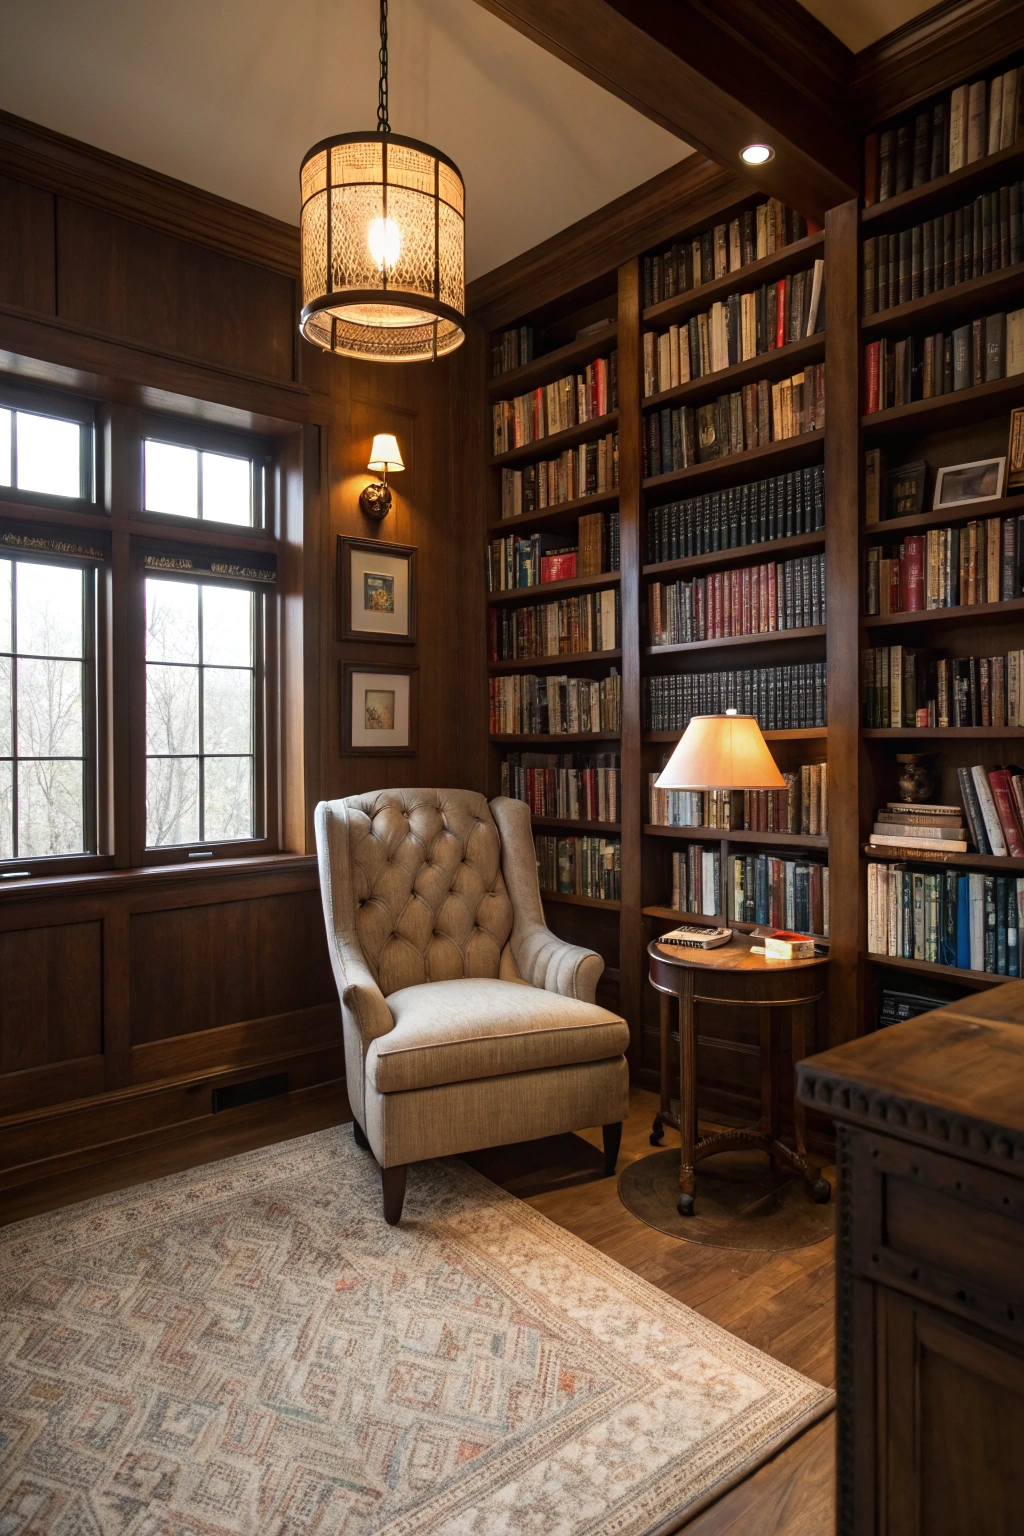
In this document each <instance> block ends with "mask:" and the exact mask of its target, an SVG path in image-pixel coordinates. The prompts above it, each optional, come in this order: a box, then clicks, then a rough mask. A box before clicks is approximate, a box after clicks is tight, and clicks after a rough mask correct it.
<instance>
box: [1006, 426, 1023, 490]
mask: <svg viewBox="0 0 1024 1536" xmlns="http://www.w3.org/2000/svg"><path fill="white" fill-rule="evenodd" d="M1006 452H1007V456H1008V458H1009V460H1010V463H1009V466H1008V469H1009V473H1008V474H1007V477H1006V489H1007V490H1008V491H1019V490H1020V489H1021V488H1022V487H1024V406H1020V405H1018V406H1017V408H1016V410H1013V411H1011V412H1010V443H1009V447H1008V448H1007V450H1006Z"/></svg>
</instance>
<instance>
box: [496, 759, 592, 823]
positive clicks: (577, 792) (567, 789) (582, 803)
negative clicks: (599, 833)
mask: <svg viewBox="0 0 1024 1536" xmlns="http://www.w3.org/2000/svg"><path fill="white" fill-rule="evenodd" d="M501 792H502V794H503V795H509V796H511V798H512V799H513V800H525V801H526V804H527V805H528V806H529V807H530V810H531V811H532V812H533V814H534V815H535V816H562V817H565V818H566V819H567V820H569V819H572V820H574V821H611V822H615V821H618V819H619V754H618V753H617V752H509V753H508V755H507V756H506V757H505V760H504V762H503V763H502V765H501Z"/></svg>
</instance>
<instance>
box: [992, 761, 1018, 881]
mask: <svg viewBox="0 0 1024 1536" xmlns="http://www.w3.org/2000/svg"><path fill="white" fill-rule="evenodd" d="M988 781H989V783H990V784H991V786H992V798H993V800H994V801H995V803H996V814H997V815H998V817H999V825H1000V826H1001V827H1002V829H1003V836H1004V837H1005V838H1006V851H1007V853H1008V854H1009V855H1010V858H1011V859H1020V858H1024V832H1022V830H1021V827H1020V824H1019V822H1018V821H1017V816H1016V812H1015V809H1014V802H1013V786H1012V785H1011V783H1010V775H1009V774H1008V773H1007V771H1006V769H1005V768H990V769H989V770H988Z"/></svg>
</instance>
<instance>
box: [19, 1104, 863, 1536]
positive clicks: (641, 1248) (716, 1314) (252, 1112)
mask: <svg viewBox="0 0 1024 1536" xmlns="http://www.w3.org/2000/svg"><path fill="white" fill-rule="evenodd" d="M656 1103H657V1101H656V1098H655V1095H654V1094H652V1093H647V1092H645V1091H643V1090H642V1089H634V1091H633V1095H632V1101H631V1114H630V1118H629V1120H628V1121H627V1123H626V1125H625V1127H624V1128H623V1138H622V1151H621V1154H620V1158H619V1167H620V1169H621V1168H622V1167H623V1166H624V1164H625V1162H627V1161H630V1160H632V1159H634V1158H638V1157H644V1156H646V1155H647V1154H648V1152H649V1151H650V1150H651V1148H650V1145H649V1142H648V1139H647V1138H648V1134H649V1132H650V1127H651V1120H652V1118H653V1115H654V1110H655V1108H656ZM217 1118H218V1120H220V1121H221V1123H220V1124H218V1125H216V1126H215V1127H213V1128H211V1129H210V1130H208V1131H205V1132H203V1133H201V1134H200V1135H197V1136H193V1137H190V1138H189V1139H187V1140H184V1141H173V1142H169V1143H167V1144H165V1145H162V1146H158V1147H153V1148H150V1149H148V1150H147V1151H146V1152H144V1153H142V1154H134V1155H132V1156H131V1157H121V1158H113V1159H109V1160H107V1161H104V1162H101V1163H98V1164H97V1165H95V1166H94V1167H91V1168H81V1169H78V1170H77V1171H76V1172H75V1173H74V1174H71V1175H65V1176H64V1177H62V1178H60V1179H55V1178H50V1179H46V1180H40V1181H38V1182H37V1183H34V1184H25V1185H23V1186H21V1187H20V1188H17V1189H12V1190H6V1191H4V1192H3V1193H0V1223H7V1222H11V1221H18V1220H21V1219H22V1218H24V1217H27V1216H32V1215H35V1214H37V1213H38V1212H40V1211H46V1210H52V1209H56V1208H57V1207H59V1206H63V1205H68V1204H72V1203H74V1202H76V1201H78V1200H86V1199H89V1198H91V1197H92V1196H94V1195H98V1194H103V1193H106V1192H108V1191H110V1190H114V1189H123V1188H126V1187H128V1186H129V1185H132V1184H137V1183H141V1182H144V1181H146V1180H148V1179H157V1178H162V1177H163V1176H165V1175H166V1174H170V1173H177V1172H179V1171H180V1170H181V1169H184V1168H190V1167H195V1166H197V1165H198V1164H200V1163H205V1162H211V1161H213V1160H215V1159H218V1158H222V1157H231V1156H233V1155H235V1154H236V1153H239V1152H245V1151H249V1150H250V1149H251V1148H254V1147H258V1146H265V1145H269V1144H271V1143H273V1142H277V1141H284V1140H287V1139H288V1138H289V1137H292V1136H301V1135H305V1134H306V1133H307V1132H310V1131H315V1130H320V1129H322V1128H323V1127H324V1126H328V1125H335V1124H338V1123H339V1122H340V1121H343V1120H348V1119H349V1118H350V1112H349V1109H348V1104H347V1101H346V1099H345V1095H344V1091H343V1089H341V1088H340V1087H336V1086H333V1085H332V1087H331V1090H330V1091H319V1092H317V1093H315V1094H310V1095H294V1096H291V1097H290V1098H289V1099H285V1100H281V1101H276V1102H272V1103H269V1104H262V1105H252V1106H249V1107H248V1108H247V1109H245V1110H239V1111H230V1112H228V1113H226V1114H225V1115H224V1116H223V1117H217ZM665 1138H666V1139H665V1145H666V1146H670V1145H672V1144H673V1142H675V1144H678V1137H677V1136H676V1134H675V1133H674V1132H673V1131H672V1130H670V1129H666V1133H665ZM600 1145H601V1133H600V1131H599V1130H595V1131H583V1132H581V1133H580V1135H579V1136H560V1137H550V1138H548V1139H547V1140H545V1141H542V1142H529V1143H525V1144H523V1145H521V1146H517V1147H503V1148H496V1149H493V1150H490V1151H487V1152H480V1153H475V1154H473V1155H472V1156H471V1157H470V1158H469V1159H467V1160H468V1161H470V1162H472V1163H473V1165H474V1166H475V1167H477V1168H479V1169H480V1170H481V1172H484V1173H486V1174H487V1175H488V1176H489V1177H491V1178H493V1179H494V1180H495V1181H496V1182H497V1183H499V1184H501V1185H502V1186H503V1187H504V1188H505V1189H507V1190H509V1191H510V1192H511V1193H513V1194H516V1195H518V1196H519V1197H520V1198H522V1199H525V1200H528V1201H529V1202H530V1204H531V1205H533V1206H534V1207H536V1209H537V1210H539V1211H542V1212H543V1213H544V1215H545V1216H547V1217H549V1218H550V1220H552V1221H556V1222H558V1223H559V1225H560V1226H563V1227H565V1228H566V1230H568V1231H570V1232H573V1233H575V1234H576V1236H577V1237H581V1238H583V1239H584V1240H585V1241H586V1242H589V1243H593V1245H594V1246H595V1247H596V1248H600V1249H601V1250H602V1252H604V1253H607V1254H609V1255H610V1256H611V1257H612V1258H614V1259H616V1260H617V1261H618V1262H619V1263H620V1264H624V1265H625V1266H626V1267H627V1268H629V1269H632V1270H633V1271H635V1273H636V1274H638V1275H642V1276H643V1277H644V1278H645V1279H646V1280H649V1281H650V1282H651V1283H652V1284H653V1285H657V1286H658V1287H660V1289H662V1290H664V1291H667V1292H668V1293H669V1294H670V1295H671V1296H674V1297H676V1298H677V1299H678V1300H679V1301H681V1302H684V1303H685V1304H686V1305H687V1306H690V1307H693V1308H695V1309H696V1310H697V1311H699V1312H701V1313H703V1315H704V1316H705V1317H708V1318H711V1319H712V1320H713V1321H714V1322H716V1323H719V1324H721V1326H722V1327H723V1328H728V1329H729V1330H730V1332H732V1333H735V1334H737V1335H738V1336H739V1337H740V1338H743V1339H747V1340H748V1341H749V1342H750V1343H751V1344H755V1345H757V1347H758V1348H759V1349H763V1350H765V1351H767V1353H769V1354H771V1355H774V1356H775V1357H776V1358H777V1359H779V1360H782V1361H784V1362H785V1363H786V1364H787V1365H791V1366H793V1367H794V1369H796V1370H798V1371H803V1372H804V1373H805V1375H808V1376H811V1377H813V1378H814V1380H815V1381H820V1382H821V1383H823V1384H824V1385H828V1386H831V1385H833V1384H834V1366H833V1312H832V1308H833V1256H832V1247H833V1245H832V1240H831V1239H829V1240H827V1241H826V1242H823V1243H818V1244H816V1245H815V1246H813V1247H810V1248H801V1249H790V1250H786V1251H784V1252H781V1253H748V1252H744V1251H742V1250H739V1249H726V1248H705V1247H701V1246H699V1245H698V1244H695V1243H687V1242H681V1241H679V1240H677V1239H676V1238H673V1237H669V1236H668V1235H667V1234H665V1233H662V1232H658V1231H656V1230H655V1229H654V1228H653V1227H648V1226H647V1225H646V1224H645V1223H644V1222H642V1221H640V1220H638V1219H637V1218H636V1217H635V1216H632V1215H631V1214H630V1213H629V1212H628V1211H627V1210H626V1209H625V1207H624V1206H623V1205H622V1203H621V1201H620V1200H619V1198H618V1193H617V1189H616V1181H615V1180H614V1179H606V1178H604V1177H603V1176H602V1158H601V1155H600ZM833 1480H834V1419H833V1417H832V1416H830V1417H829V1418H827V1419H825V1420H823V1421H822V1422H820V1423H818V1424H816V1425H814V1426H813V1427H812V1428H811V1429H809V1430H807V1431H806V1432H805V1433H804V1434H803V1435H801V1436H800V1437H799V1438H798V1439H797V1440H795V1441H794V1442H793V1443H792V1444H791V1445H789V1446H787V1447H786V1448H785V1450H783V1451H781V1452H780V1453H779V1454H778V1455H777V1456H776V1457H774V1458H773V1460H772V1461H770V1462H768V1463H767V1464H766V1465H765V1466H763V1467H761V1468H760V1469H759V1470H758V1471H757V1472H754V1473H753V1474H752V1475H751V1476H750V1477H748V1478H747V1479H746V1480H745V1481H744V1482H743V1483H741V1484H740V1485H739V1486H738V1487H737V1488H734V1489H733V1490H732V1491H731V1492H730V1493H728V1494H726V1495H724V1497H723V1498H721V1499H719V1500H718V1502H717V1503H716V1504H714V1505H712V1506H711V1507H710V1508H709V1509H707V1510H705V1511H704V1512H703V1513H702V1514H700V1515H698V1516H697V1517H696V1519H695V1520H693V1521H692V1522H691V1523H690V1524H689V1525H688V1526H687V1527H686V1533H687V1536H830V1533H831V1532H832V1531H833V1529H834V1500H833Z"/></svg>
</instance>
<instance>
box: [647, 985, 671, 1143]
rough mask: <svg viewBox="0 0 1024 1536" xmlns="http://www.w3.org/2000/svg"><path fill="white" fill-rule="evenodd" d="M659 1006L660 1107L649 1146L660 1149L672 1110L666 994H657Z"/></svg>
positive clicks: (668, 999) (669, 1004)
mask: <svg viewBox="0 0 1024 1536" xmlns="http://www.w3.org/2000/svg"><path fill="white" fill-rule="evenodd" d="M658 1000H659V1002H660V1004H661V1106H660V1108H659V1110H658V1113H657V1114H656V1115H655V1117H654V1124H653V1125H652V1126H651V1146H652V1147H660V1146H661V1143H662V1141H663V1140H664V1139H665V1121H664V1116H665V1115H666V1114H667V1113H668V1111H669V1110H670V1109H671V1108H672V1091H671V1088H670V1086H669V1076H668V1073H669V1062H670V1061H671V1059H672V1052H671V1050H670V1046H671V1044H672V999H671V997H670V996H669V994H668V993H667V992H659V993H658Z"/></svg>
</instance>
